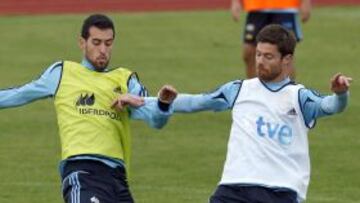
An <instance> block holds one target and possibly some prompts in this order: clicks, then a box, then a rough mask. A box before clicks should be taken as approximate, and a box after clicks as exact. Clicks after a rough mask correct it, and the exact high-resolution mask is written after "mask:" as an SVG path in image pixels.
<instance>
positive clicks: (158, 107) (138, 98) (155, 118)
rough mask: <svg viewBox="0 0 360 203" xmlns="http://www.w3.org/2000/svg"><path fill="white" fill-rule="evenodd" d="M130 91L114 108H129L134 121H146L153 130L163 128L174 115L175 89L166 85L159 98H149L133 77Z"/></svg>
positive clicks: (144, 89) (129, 84) (136, 78)
mask: <svg viewBox="0 0 360 203" xmlns="http://www.w3.org/2000/svg"><path fill="white" fill-rule="evenodd" d="M128 89H129V90H128V92H129V93H128V94H124V95H120V96H119V97H118V98H117V99H116V100H115V101H114V103H113V105H112V106H113V107H114V108H116V109H117V110H118V111H121V110H124V107H126V106H127V107H129V108H128V109H129V111H130V117H131V118H132V119H136V120H144V121H145V122H146V123H148V125H149V126H151V127H153V128H162V127H163V126H164V125H165V124H166V123H167V121H168V119H169V117H170V116H171V114H172V113H173V108H172V102H173V100H174V99H175V97H176V95H177V92H176V90H175V88H173V87H171V86H169V85H165V86H163V87H162V88H161V89H160V91H159V93H158V97H149V93H148V91H147V90H146V88H145V87H144V86H143V85H142V84H141V83H140V81H139V79H138V77H137V76H136V75H132V76H131V78H130V79H129V82H128Z"/></svg>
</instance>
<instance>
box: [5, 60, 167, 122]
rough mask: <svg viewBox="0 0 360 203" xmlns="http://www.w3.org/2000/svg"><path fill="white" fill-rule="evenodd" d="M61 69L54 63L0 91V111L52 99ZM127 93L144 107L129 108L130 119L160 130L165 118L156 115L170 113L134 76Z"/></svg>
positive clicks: (90, 66)
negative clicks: (32, 77)
mask: <svg viewBox="0 0 360 203" xmlns="http://www.w3.org/2000/svg"><path fill="white" fill-rule="evenodd" d="M82 65H84V66H85V67H87V68H88V69H90V70H95V69H94V67H93V66H92V64H91V63H89V62H88V61H87V60H83V61H82ZM61 69H62V62H56V63H54V64H52V65H51V66H49V67H48V68H47V69H46V70H45V72H44V73H43V74H41V76H40V77H39V78H38V79H36V80H33V81H32V82H30V83H27V84H25V85H23V86H19V87H14V88H9V89H3V90H0V109H1V108H10V107H17V106H22V105H25V104H28V103H30V102H33V101H36V100H39V99H44V98H49V97H53V96H54V95H55V93H56V90H57V87H58V85H59V82H60V78H61V71H62V70H61ZM105 71H106V70H105ZM128 91H129V93H130V94H133V95H137V96H143V97H145V105H144V106H142V107H139V108H131V107H130V117H131V118H132V119H137V120H144V121H146V122H147V123H148V124H149V125H150V126H151V127H154V128H160V127H162V126H163V125H164V124H165V123H166V121H167V117H166V116H156V115H159V114H160V115H167V114H170V112H164V111H161V110H160V109H159V108H158V100H157V98H154V97H148V91H147V90H146V88H145V87H144V86H143V85H142V84H141V83H140V81H139V80H138V78H137V76H136V75H135V74H134V75H132V76H131V78H130V80H129V83H128Z"/></svg>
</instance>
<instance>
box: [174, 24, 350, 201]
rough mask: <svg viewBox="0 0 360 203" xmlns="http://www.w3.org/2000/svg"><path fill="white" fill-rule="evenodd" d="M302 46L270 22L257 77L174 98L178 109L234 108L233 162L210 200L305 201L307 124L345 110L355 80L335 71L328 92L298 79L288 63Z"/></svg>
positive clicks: (261, 41) (259, 50)
mask: <svg viewBox="0 0 360 203" xmlns="http://www.w3.org/2000/svg"><path fill="white" fill-rule="evenodd" d="M295 46H296V38H295V36H294V35H293V33H292V32H289V31H288V30H287V29H285V28H283V27H281V26H280V25H269V26H266V27H265V28H264V29H262V30H261V32H260V33H259V35H258V36H257V46H256V67H257V72H258V77H257V78H253V79H248V80H236V81H231V82H228V83H226V84H224V85H222V86H220V87H219V88H218V89H217V90H215V91H213V92H211V93H206V94H197V95H191V94H180V95H179V96H178V97H177V99H176V100H175V102H174V110H175V112H196V111H204V110H214V111H223V110H228V109H231V110H232V120H233V121H232V126H231V131H230V138H229V142H228V151H227V156H226V161H225V165H224V169H223V173H222V178H221V180H220V182H219V185H218V187H217V189H216V191H215V193H214V194H213V195H212V197H211V198H210V202H211V203H252V202H256V203H293V202H301V201H304V200H305V198H306V192H307V188H308V185H309V179H310V158H309V150H308V137H307V134H308V130H309V129H311V128H313V127H314V126H315V123H316V119H317V118H320V117H323V116H329V115H333V114H336V113H339V112H342V111H343V110H344V109H345V107H346V105H347V100H348V89H349V85H350V82H351V78H349V77H346V76H345V75H342V74H340V73H338V74H335V75H334V76H333V78H332V79H331V90H332V92H333V94H332V95H328V96H320V94H318V93H316V92H315V91H313V90H310V89H307V88H305V87H304V86H303V85H300V84H296V83H294V82H293V81H291V80H290V78H289V75H288V67H289V64H291V62H292V60H293V57H294V51H295Z"/></svg>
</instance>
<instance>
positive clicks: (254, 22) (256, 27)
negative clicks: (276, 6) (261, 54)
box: [243, 12, 270, 44]
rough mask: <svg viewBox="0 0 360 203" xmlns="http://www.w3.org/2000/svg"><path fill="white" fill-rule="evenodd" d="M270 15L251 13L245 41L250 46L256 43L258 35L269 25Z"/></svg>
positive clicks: (247, 21) (245, 28)
mask: <svg viewBox="0 0 360 203" xmlns="http://www.w3.org/2000/svg"><path fill="white" fill-rule="evenodd" d="M269 16H270V15H269V14H268V13H264V12H249V13H248V14H247V17H246V21H245V25H244V26H245V27H244V35H243V41H244V42H245V43H248V44H255V43H256V35H257V34H258V33H259V32H260V30H261V29H262V28H263V27H265V26H266V25H267V24H268V23H269V19H270V18H269Z"/></svg>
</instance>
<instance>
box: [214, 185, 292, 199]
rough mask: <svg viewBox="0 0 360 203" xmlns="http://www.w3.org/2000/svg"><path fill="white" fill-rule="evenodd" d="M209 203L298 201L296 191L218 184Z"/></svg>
mask: <svg viewBox="0 0 360 203" xmlns="http://www.w3.org/2000/svg"><path fill="white" fill-rule="evenodd" d="M210 203H298V201H297V194H296V192H294V191H292V190H288V189H271V188H266V187H261V186H243V185H219V186H218V187H217V189H216V191H215V193H214V194H213V195H212V196H211V198H210Z"/></svg>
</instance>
